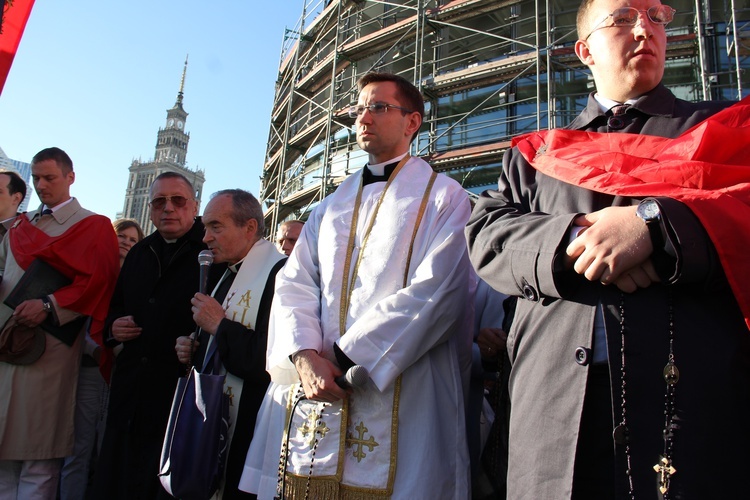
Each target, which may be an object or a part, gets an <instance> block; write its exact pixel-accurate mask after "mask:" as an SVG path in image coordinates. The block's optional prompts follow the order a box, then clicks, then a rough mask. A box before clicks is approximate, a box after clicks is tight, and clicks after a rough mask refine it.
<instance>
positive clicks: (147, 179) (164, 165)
mask: <svg viewBox="0 0 750 500" xmlns="http://www.w3.org/2000/svg"><path fill="white" fill-rule="evenodd" d="M186 72H187V59H186V60H185V67H184V69H183V71H182V79H181V80H180V91H179V92H178V93H177V101H176V102H175V103H174V106H172V108H171V109H168V110H167V121H166V126H165V127H164V128H159V132H158V133H157V139H156V152H155V154H154V160H153V161H149V162H146V163H143V162H140V161H138V160H133V163H132V164H131V165H130V168H129V171H130V175H129V176H128V186H127V190H126V191H125V204H124V205H123V211H122V213H119V214H117V217H118V218H120V217H126V218H130V219H135V220H136V221H138V224H140V226H141V228H142V229H143V232H144V233H145V234H150V233H151V232H153V230H154V229H155V228H154V225H153V224H151V219H150V218H149V213H150V210H149V206H148V202H149V187H150V186H151V183H152V182H153V181H154V179H155V178H156V176H158V175H159V174H161V173H163V172H177V173H180V174H182V175H184V176H185V177H187V178H188V179H189V180H190V182H192V183H193V187H194V188H195V199H196V200H197V201H198V206H200V201H201V193H202V192H203V183H204V182H205V181H206V178H205V172H204V171H203V170H200V169H197V168H196V169H195V170H191V169H189V168H188V167H186V166H185V164H186V158H187V148H188V142H189V141H190V134H189V133H188V132H186V131H185V121H186V120H187V116H188V113H187V112H186V111H185V109H184V108H183V107H182V97H183V90H184V88H185V74H186Z"/></svg>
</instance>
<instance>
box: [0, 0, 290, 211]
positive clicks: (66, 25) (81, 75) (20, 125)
mask: <svg viewBox="0 0 750 500" xmlns="http://www.w3.org/2000/svg"><path fill="white" fill-rule="evenodd" d="M302 7H303V0H276V1H273V2H265V1H260V0H215V1H212V2H206V1H198V0H134V1H130V2H116V1H114V0H76V1H73V2H65V1H60V0H36V3H35V4H34V8H33V10H32V11H31V17H30V18H29V21H28V24H27V25H26V30H25V32H24V35H23V38H22V40H21V45H20V47H19V49H18V53H17V54H16V58H15V61H14V63H13V66H12V68H11V71H10V74H9V76H8V81H7V82H6V84H5V88H4V89H3V92H2V94H1V95H0V147H2V149H3V150H4V151H5V153H6V154H7V155H8V156H9V157H11V158H13V159H17V160H22V161H27V162H28V161H30V160H31V157H32V156H33V155H34V154H35V153H36V152H37V151H39V150H41V149H43V148H45V147H49V146H58V147H60V148H62V149H64V150H65V151H67V153H68V154H69V155H70V156H71V158H72V159H73V164H74V169H75V172H76V182H75V184H73V186H72V188H71V194H72V195H73V196H75V197H77V198H78V199H79V200H80V201H81V204H82V205H83V206H84V207H86V208H88V209H90V210H93V211H95V212H98V213H101V214H103V215H106V216H108V217H110V218H114V217H115V213H116V212H119V211H121V210H122V207H123V202H124V196H125V187H126V184H127V177H128V167H129V166H130V164H131V162H132V160H133V159H141V160H142V161H147V160H149V159H151V158H153V156H154V147H155V145H156V133H157V131H158V129H159V127H164V126H165V120H166V110H167V109H168V108H171V107H172V106H173V105H174V103H175V100H176V97H177V92H178V90H179V84H180V77H181V75H182V69H183V63H184V61H185V55H186V54H189V55H190V57H189V63H188V70H187V80H186V82H185V95H184V101H183V103H184V108H185V110H186V111H187V112H188V113H189V115H188V119H187V127H186V130H187V131H188V132H190V144H189V146H188V155H187V159H188V167H191V168H195V167H196V166H197V167H200V168H202V169H204V170H205V171H206V184H205V186H204V193H205V195H204V200H203V206H202V207H201V211H202V209H203V208H204V207H205V204H206V202H207V198H208V196H207V195H209V194H210V193H213V192H215V191H218V190H220V189H226V188H242V189H247V190H249V191H250V192H252V193H253V194H255V195H257V194H258V191H259V188H260V182H259V176H260V172H261V169H262V165H263V159H264V156H265V148H266V139H267V137H268V130H269V119H270V113H271V106H272V104H273V95H274V82H275V80H276V77H277V75H278V65H279V57H280V53H281V46H282V41H283V37H284V30H285V28H287V27H288V28H290V29H292V28H294V26H295V24H296V23H297V22H298V20H299V17H300V15H301V13H302ZM38 204H39V201H38V198H37V197H36V195H34V196H32V199H31V203H30V205H29V208H30V209H35V208H36V207H37V206H38Z"/></svg>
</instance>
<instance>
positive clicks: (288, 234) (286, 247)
mask: <svg viewBox="0 0 750 500" xmlns="http://www.w3.org/2000/svg"><path fill="white" fill-rule="evenodd" d="M304 225H305V223H304V222H303V221H301V220H285V221H284V222H282V223H281V224H279V230H278V231H277V232H276V246H277V247H278V248H279V250H281V251H282V252H284V255H286V256H287V257H289V254H290V253H292V250H294V245H296V244H297V240H298V239H299V234H300V233H301V232H302V227H303V226H304Z"/></svg>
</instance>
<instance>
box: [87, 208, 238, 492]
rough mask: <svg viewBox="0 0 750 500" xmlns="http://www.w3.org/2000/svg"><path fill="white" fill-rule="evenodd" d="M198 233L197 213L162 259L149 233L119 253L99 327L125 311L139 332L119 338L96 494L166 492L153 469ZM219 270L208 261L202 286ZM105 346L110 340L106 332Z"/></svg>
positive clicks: (160, 243) (188, 320) (193, 285)
mask: <svg viewBox="0 0 750 500" xmlns="http://www.w3.org/2000/svg"><path fill="white" fill-rule="evenodd" d="M203 234H204V228H203V224H202V223H201V221H200V219H197V220H196V222H195V223H194V224H193V227H192V228H191V229H190V231H188V233H186V234H185V235H184V236H183V237H181V238H180V239H178V240H177V242H175V243H174V245H175V246H176V247H175V248H174V250H173V253H172V254H171V257H169V258H167V259H164V261H162V257H161V256H162V255H163V252H165V245H166V242H165V241H164V239H163V238H162V237H161V235H160V234H159V233H158V232H154V233H152V234H151V235H149V236H147V237H146V238H144V239H143V240H142V241H140V242H139V243H137V244H136V245H135V246H133V248H132V249H131V250H130V252H129V253H128V256H127V257H126V258H125V262H124V263H123V266H122V270H121V271H120V276H119V279H118V280H117V286H116V288H115V293H114V295H113V296H112V302H111V304H110V311H109V316H108V317H107V322H106V325H105V333H109V332H111V326H112V323H113V322H114V320H115V319H117V318H119V317H122V316H126V315H131V314H132V315H133V316H134V317H135V322H136V324H138V325H139V326H140V327H141V328H143V332H142V333H141V335H140V336H139V337H137V338H136V339H134V340H131V341H128V342H125V343H124V344H123V349H122V351H121V352H120V354H119V355H118V357H117V360H116V364H115V370H114V373H113V376H112V385H111V392H110V402H109V413H108V418H107V428H106V431H105V437H104V441H103V443H102V452H101V458H100V462H99V467H98V468H97V478H96V484H95V486H96V488H95V489H96V492H97V494H96V498H157V497H160V496H161V497H164V495H167V494H166V492H164V491H163V489H162V488H161V485H160V484H159V480H158V478H157V476H156V474H157V472H158V467H159V466H158V462H159V456H160V453H161V445H162V442H163V439H164V431H165V429H166V426H167V420H168V418H169V411H170V408H171V405H172V399H173V397H174V390H175V386H176V384H177V379H178V377H180V376H182V375H184V374H185V365H183V364H181V363H180V362H179V361H178V360H177V355H176V353H175V343H176V340H177V337H179V336H183V335H189V334H190V333H192V332H193V331H194V330H195V323H194V322H193V314H192V311H191V307H192V306H191V304H190V299H191V298H192V297H193V295H195V293H196V292H197V291H198V281H199V272H200V271H199V266H198V254H199V253H200V251H201V250H205V249H206V245H205V244H204V243H203V241H202V238H203ZM224 269H226V265H215V266H212V267H211V277H210V279H209V286H211V285H212V284H213V283H216V281H217V280H218V277H219V276H221V274H222V273H223V272H224ZM108 344H109V345H116V344H117V341H115V340H114V339H112V338H111V335H110V338H109V340H108ZM166 498H168V495H167V496H166Z"/></svg>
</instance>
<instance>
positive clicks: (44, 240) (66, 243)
mask: <svg viewBox="0 0 750 500" xmlns="http://www.w3.org/2000/svg"><path fill="white" fill-rule="evenodd" d="M6 237H7V238H10V240H9V243H10V249H11V251H12V252H13V257H14V258H15V259H16V262H18V265H19V266H21V268H22V269H27V268H28V267H29V265H30V264H31V263H32V262H33V261H34V260H35V259H37V258H39V259H42V260H43V261H45V262H46V263H48V264H50V265H51V266H52V267H54V268H55V269H57V270H58V271H59V272H60V273H62V274H63V275H65V276H66V277H67V278H69V279H70V280H72V283H71V284H70V285H68V286H65V287H63V288H60V289H59V290H57V291H56V292H54V293H53V295H54V296H55V300H56V301H57V304H58V305H59V306H60V307H62V308H65V309H70V310H72V311H75V312H77V313H79V314H82V315H84V316H91V327H90V330H89V335H90V336H91V338H92V339H93V340H94V341H95V342H96V343H97V344H99V345H100V346H101V345H103V339H102V333H103V331H102V330H103V328H104V320H105V318H106V317H107V311H108V310H109V301H110V299H111V298H112V293H113V292H114V289H115V283H116V281H117V274H118V272H119V269H120V267H119V266H120V261H119V258H120V256H119V252H118V250H117V248H118V246H117V237H116V235H115V232H114V230H113V229H112V224H111V223H110V221H109V219H107V218H106V217H104V216H101V215H91V216H89V217H86V218H85V219H83V220H81V221H79V222H77V223H75V224H74V225H72V226H71V227H70V228H69V229H68V230H67V231H65V232H64V233H63V234H61V235H59V236H49V235H48V234H47V233H45V232H44V231H42V230H40V229H38V228H37V227H36V226H35V225H33V224H31V222H29V219H28V218H27V217H26V214H21V215H20V216H18V218H17V219H16V222H14V223H13V226H12V227H11V229H10V230H9V231H8V234H7V236H6ZM103 352H104V353H106V354H105V355H103V356H102V360H101V362H100V370H101V372H102V375H103V376H104V378H105V380H107V381H109V374H110V371H111V368H112V356H111V352H110V350H109V349H106V350H104V351H103Z"/></svg>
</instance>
